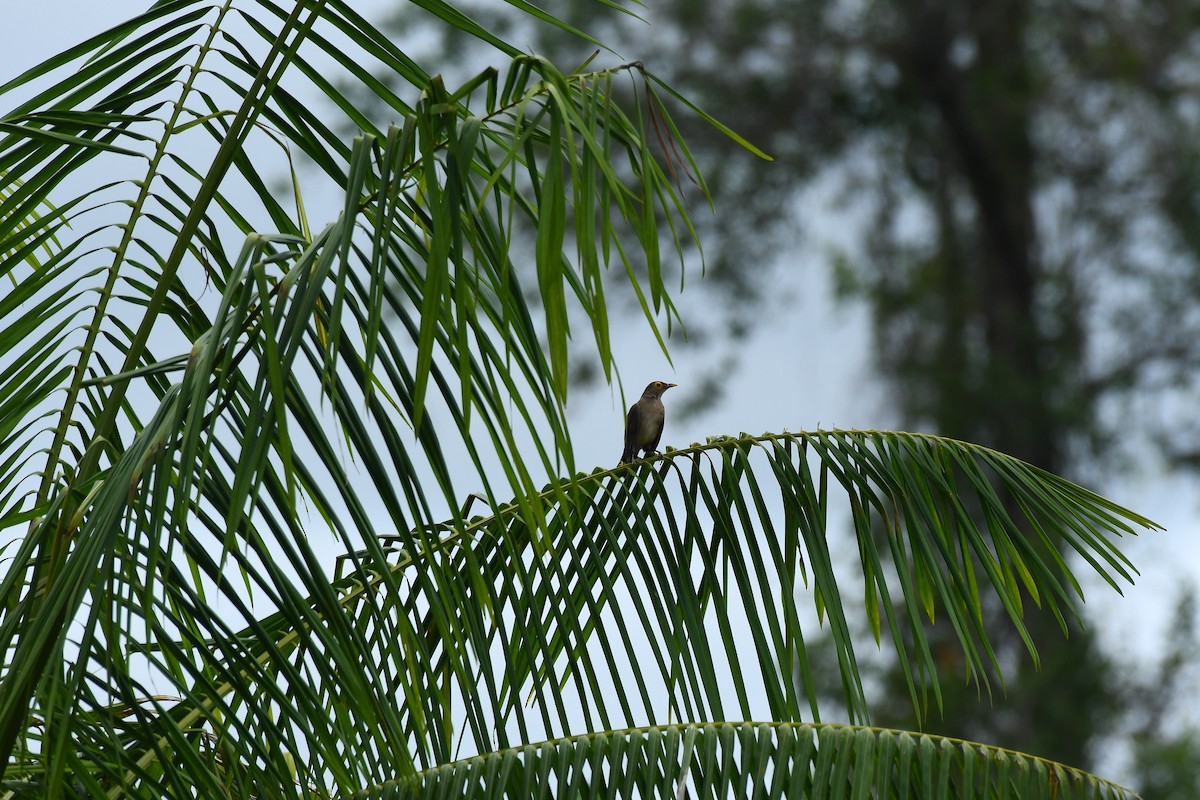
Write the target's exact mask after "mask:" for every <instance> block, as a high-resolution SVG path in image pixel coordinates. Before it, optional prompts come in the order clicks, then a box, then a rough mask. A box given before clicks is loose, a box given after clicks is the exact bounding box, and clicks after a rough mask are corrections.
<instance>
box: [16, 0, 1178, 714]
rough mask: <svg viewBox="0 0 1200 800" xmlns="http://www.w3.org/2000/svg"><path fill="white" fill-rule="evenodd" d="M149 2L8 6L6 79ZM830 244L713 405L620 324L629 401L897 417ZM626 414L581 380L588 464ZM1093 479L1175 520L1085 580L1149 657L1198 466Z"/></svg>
mask: <svg viewBox="0 0 1200 800" xmlns="http://www.w3.org/2000/svg"><path fill="white" fill-rule="evenodd" d="M144 5H145V4H144V3H142V2H135V1H134V0H110V1H109V2H106V3H81V2H78V0H42V2H40V3H37V4H29V3H20V4H11V5H10V6H9V7H8V8H6V9H5V16H6V21H5V24H6V27H7V29H8V30H9V31H12V32H16V35H13V36H10V37H9V41H8V42H7V43H6V46H5V48H4V51H3V54H2V55H0V82H3V81H7V80H9V79H10V78H11V77H13V76H14V75H16V74H18V73H19V72H20V71H21V70H23V69H25V68H28V67H29V66H32V65H33V64H34V63H36V62H37V60H38V59H40V58H43V57H45V56H47V55H49V54H51V53H54V52H57V51H59V50H60V49H62V48H64V47H66V46H69V45H70V44H73V43H75V42H77V41H79V40H82V39H83V38H86V37H87V36H89V35H92V34H94V33H95V32H97V31H99V30H102V29H103V28H105V27H107V26H109V25H111V24H114V23H116V22H117V21H119V20H121V19H123V18H125V17H127V16H129V15H131V14H133V13H135V12H137V11H139V10H141V9H142V8H143V7H144ZM372 5H376V4H372ZM47 20H53V24H48V22H47ZM731 147H732V145H731ZM747 157H749V156H747ZM801 202H803V203H810V204H811V208H810V209H809V212H810V215H811V216H812V217H813V218H816V219H825V220H827V224H824V225H814V226H813V227H814V228H818V229H820V237H823V239H824V240H825V243H831V244H835V245H836V244H841V243H842V242H839V237H842V238H844V237H845V236H848V235H850V234H849V231H850V228H849V226H845V225H841V224H839V220H838V218H837V216H836V212H834V211H833V210H832V208H831V203H830V198H829V197H828V193H827V192H825V191H824V189H823V188H822V187H821V186H815V187H813V189H812V190H811V191H809V192H808V193H806V195H805V197H804V198H803V199H802V201H801ZM718 213H719V209H718ZM821 244H822V242H820V241H818V242H814V243H813V246H812V247H811V250H810V251H809V252H808V253H799V254H796V257H795V260H794V262H793V263H791V264H789V265H788V266H787V267H786V268H782V267H780V268H778V270H779V272H778V274H779V275H781V276H782V279H784V280H787V279H789V278H790V279H792V280H793V284H792V285H793V287H794V288H793V290H792V292H791V293H790V295H789V297H788V298H787V300H786V303H787V305H786V307H785V308H782V309H781V311H786V313H778V314H772V315H771V316H772V319H771V320H770V322H768V323H766V324H764V325H763V326H762V327H761V328H760V329H759V330H757V331H756V332H755V333H754V334H753V335H752V336H750V337H749V338H747V339H746V340H745V341H743V342H741V343H740V345H739V349H740V353H741V356H740V358H739V359H738V361H737V364H736V371H735V372H734V373H732V374H731V375H730V376H729V380H730V381H731V382H732V383H733V384H734V388H733V389H732V390H731V391H729V392H728V393H727V394H726V396H725V398H724V399H723V400H722V401H721V402H720V403H718V404H717V405H715V406H713V407H711V408H710V409H708V410H707V411H704V412H702V413H699V414H697V415H693V416H690V417H687V418H685V419H675V418H673V417H672V416H671V406H672V403H673V402H679V401H682V400H685V399H689V393H690V392H694V391H695V388H694V387H695V383H692V384H689V374H692V375H694V374H697V373H699V372H700V371H701V370H702V369H703V367H704V366H705V365H706V364H707V362H708V360H709V358H710V356H709V355H708V354H705V353H699V352H692V351H686V352H685V351H677V353H676V358H675V364H674V366H673V367H672V366H671V365H670V364H669V363H668V362H667V360H666V358H665V357H664V356H663V355H662V354H661V353H660V352H659V351H658V347H657V345H656V343H655V342H654V340H653V339H652V338H651V337H650V336H649V333H648V332H647V331H646V330H645V329H644V326H642V325H628V326H621V327H620V328H619V329H618V330H617V331H616V333H615V341H614V349H615V355H616V359H617V362H618V363H619V365H620V368H621V374H622V377H623V379H624V381H625V390H626V397H625V400H626V401H629V402H631V401H632V400H633V399H634V398H635V397H636V395H637V392H638V391H639V390H640V387H641V386H643V385H644V384H645V383H647V382H649V381H650V380H654V379H663V380H668V381H670V382H674V383H678V384H679V387H678V388H676V389H672V390H671V392H669V393H668V394H667V395H666V397H665V398H664V401H665V403H666V406H667V409H668V422H667V428H666V431H665V434H664V437H663V444H664V445H673V446H686V445H687V444H689V443H691V442H694V441H703V440H704V439H705V438H706V437H707V436H711V435H714V434H737V433H739V432H742V431H745V432H749V433H762V432H767V431H773V432H782V431H784V430H791V431H796V430H804V429H813V428H816V427H818V426H819V427H823V428H830V427H840V428H879V427H890V426H892V425H894V418H893V415H892V414H891V413H890V412H889V410H888V408H887V399H886V394H885V392H884V390H883V387H882V386H881V385H880V384H879V382H878V381H877V379H875V378H874V377H873V376H872V373H871V358H870V347H871V337H870V333H869V329H868V324H869V323H868V319H867V316H866V314H865V313H864V310H863V309H862V308H861V307H855V306H850V305H844V304H839V303H838V302H837V301H835V299H834V298H833V292H832V288H831V286H830V281H829V276H828V272H827V270H826V269H825V268H824V267H823V262H822V261H821V259H820V258H819V255H820V253H822V252H823V250H822V247H821ZM697 277H698V270H693V274H692V276H690V278H689V280H695V279H696V278H697ZM681 306H682V308H683V309H684V313H685V315H686V314H688V313H702V312H701V311H699V310H697V309H694V308H692V307H690V306H688V305H687V293H686V292H685V293H684V296H683V298H682V303H681ZM624 414H625V406H624V404H623V402H622V401H621V398H620V396H619V395H618V394H617V393H616V391H615V390H614V391H609V390H608V389H606V388H598V389H594V390H589V391H578V390H576V391H575V392H574V393H573V394H572V396H571V401H570V406H569V418H570V421H571V426H572V432H573V436H574V441H575V448H576V458H577V465H578V466H579V468H581V469H590V468H591V467H592V466H593V465H603V466H607V465H610V464H612V463H615V462H616V460H617V457H618V456H619V454H620V449H621V448H620V442H621V431H622V425H623V419H624ZM1091 488H1095V489H1097V490H1098V491H1100V492H1101V493H1102V494H1105V495H1106V496H1109V497H1111V498H1112V499H1113V500H1115V501H1117V502H1119V503H1121V504H1123V505H1126V506H1128V507H1130V508H1132V509H1134V510H1136V511H1138V512H1140V513H1143V514H1145V515H1147V516H1149V517H1151V518H1152V519H1154V520H1156V521H1157V522H1159V523H1160V524H1162V525H1164V526H1165V527H1166V528H1167V532H1166V533H1155V534H1149V535H1145V536H1142V537H1140V538H1139V539H1138V540H1137V541H1136V542H1134V543H1127V544H1126V545H1125V552H1126V554H1127V555H1129V556H1130V557H1131V558H1132V559H1133V561H1134V563H1135V564H1136V565H1137V567H1138V568H1139V570H1140V571H1141V577H1140V578H1139V579H1138V581H1137V583H1136V585H1135V586H1133V587H1129V588H1126V589H1125V593H1124V594H1125V596H1124V597H1123V598H1122V597H1119V596H1117V595H1116V594H1115V593H1114V592H1112V591H1111V590H1110V589H1108V587H1107V586H1106V585H1104V584H1101V583H1100V582H1099V581H1097V580H1091V581H1085V588H1086V590H1087V593H1088V596H1087V608H1088V612H1089V617H1090V618H1091V619H1092V620H1093V623H1094V625H1095V626H1096V628H1097V630H1098V631H1099V632H1100V635H1101V637H1102V640H1103V641H1104V642H1105V643H1106V644H1107V646H1108V649H1109V650H1110V652H1113V653H1114V654H1116V655H1117V656H1118V657H1119V658H1121V659H1123V660H1126V661H1128V662H1138V661H1142V662H1145V661H1146V657H1147V654H1149V653H1153V652H1154V650H1155V648H1157V647H1158V646H1159V645H1160V644H1161V642H1162V641H1163V638H1164V634H1165V633H1166V626H1167V624H1168V622H1169V619H1170V615H1171V612H1172V610H1173V604H1174V601H1175V599H1176V591H1175V587H1177V586H1179V585H1180V583H1181V582H1182V581H1185V580H1187V581H1195V580H1196V579H1197V577H1198V576H1200V545H1198V544H1197V534H1198V533H1200V531H1198V528H1200V525H1198V524H1197V511H1198V510H1200V492H1198V491H1197V486H1196V480H1195V479H1194V478H1193V477H1191V476H1187V475H1179V474H1172V473H1171V472H1170V471H1169V470H1168V469H1167V468H1166V467H1165V466H1164V465H1161V464H1153V463H1147V464H1140V465H1138V466H1137V468H1136V469H1131V470H1130V471H1128V472H1125V473H1123V474H1121V475H1119V476H1114V477H1113V479H1112V480H1111V482H1110V483H1109V484H1108V485H1105V486H1098V487H1091ZM1196 688H1197V689H1198V690H1200V687H1196Z"/></svg>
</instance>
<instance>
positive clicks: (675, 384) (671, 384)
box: [667, 383, 679, 389]
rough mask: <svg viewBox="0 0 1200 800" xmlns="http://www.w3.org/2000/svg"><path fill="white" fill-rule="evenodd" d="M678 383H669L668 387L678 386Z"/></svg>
mask: <svg viewBox="0 0 1200 800" xmlns="http://www.w3.org/2000/svg"><path fill="white" fill-rule="evenodd" d="M678 385H679V384H678V383H668V384H667V388H668V389H670V388H671V387H672V386H678Z"/></svg>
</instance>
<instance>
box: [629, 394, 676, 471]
mask: <svg viewBox="0 0 1200 800" xmlns="http://www.w3.org/2000/svg"><path fill="white" fill-rule="evenodd" d="M678 385H679V384H677V383H664V382H662V381H654V382H653V383H651V384H650V385H649V386H647V387H646V391H644V392H642V399H641V400H638V401H637V402H636V403H634V404H633V405H632V406H631V407H630V409H629V416H628V417H626V418H625V452H623V453H621V463H622V464H628V463H629V462H631V461H633V457H634V454H635V453H636V452H637V451H639V450H641V451H642V454H643V455H645V454H647V453H656V452H658V440H659V439H661V438H662V432H663V423H664V422H666V419H667V410H666V409H665V408H663V403H662V393H663V392H665V391H666V390H667V389H670V388H671V387H672V386H678Z"/></svg>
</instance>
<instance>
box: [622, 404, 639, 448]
mask: <svg viewBox="0 0 1200 800" xmlns="http://www.w3.org/2000/svg"><path fill="white" fill-rule="evenodd" d="M641 438H642V414H641V409H640V408H639V407H638V404H637V403H634V404H633V406H632V407H631V408H630V409H629V414H628V415H626V417H625V451H624V452H623V453H621V460H622V461H632V460H633V454H634V452H636V451H637V449H638V445H639V444H640V442H641Z"/></svg>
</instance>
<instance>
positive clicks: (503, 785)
mask: <svg viewBox="0 0 1200 800" xmlns="http://www.w3.org/2000/svg"><path fill="white" fill-rule="evenodd" d="M537 796H543V797H602V798H608V797H612V798H618V797H620V798H624V797H761V798H764V800H766V799H767V798H781V797H880V798H891V797H930V798H934V797H946V798H948V797H953V798H956V800H974V799H975V798H995V797H1020V798H1031V799H1032V798H1055V800H1066V798H1095V799H1096V800H1099V799H1100V798H1112V800H1122V799H1123V798H1133V797H1136V795H1135V794H1134V793H1133V792H1131V791H1129V790H1128V789H1125V788H1123V787H1121V786H1117V785H1115V784H1112V783H1108V782H1107V781H1103V780H1099V779H1097V778H1095V777H1093V776H1091V775H1089V774H1087V773H1085V772H1080V771H1079V770H1076V769H1072V768H1070V767H1067V766H1064V765H1062V764H1058V763H1055V762H1052V761H1046V760H1043V759H1039V758H1033V757H1031V756H1027V755H1024V754H1021V753H1016V752H1013V751H1011V750H1002V749H999V748H995V747H989V746H987V745H981V744H976V743H972V742H964V741H960V740H957V739H947V738H943V737H937V736H922V735H917V734H911V733H908V732H906V731H891V730H886V729H878V728H862V727H853V726H842V725H810V724H794V723H778V722H772V723H736V724H733V723H726V724H714V725H669V726H659V727H650V728H634V729H630V730H621V731H612V732H605V733H595V734H590V735H587V736H578V737H573V738H571V739H559V740H552V741H547V742H541V743H537V744H528V745H524V746H522V747H518V748H513V749H511V750H504V751H501V752H498V753H489V754H487V755H484V756H479V757H477V758H473V759H465V760H463V761H459V762H455V763H453V764H447V765H445V766H442V767H438V768H436V769H432V770H428V771H427V772H424V773H422V774H421V775H419V776H418V777H417V778H414V779H405V780H402V781H394V782H388V783H385V784H383V785H381V786H377V787H372V788H371V789H370V790H367V791H364V792H361V793H359V794H357V795H355V797H356V798H364V800H365V798H372V799H376V798H378V799H379V800H383V799H384V798H404V797H478V798H493V797H495V798H507V797H537Z"/></svg>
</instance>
